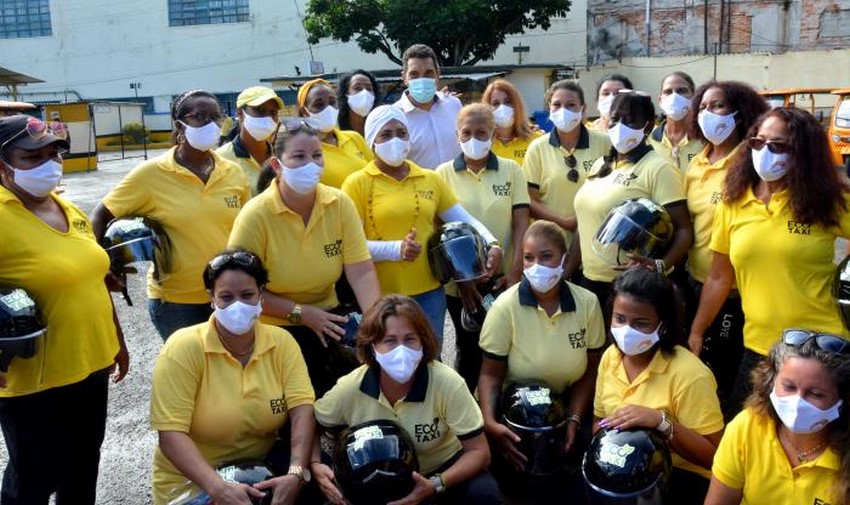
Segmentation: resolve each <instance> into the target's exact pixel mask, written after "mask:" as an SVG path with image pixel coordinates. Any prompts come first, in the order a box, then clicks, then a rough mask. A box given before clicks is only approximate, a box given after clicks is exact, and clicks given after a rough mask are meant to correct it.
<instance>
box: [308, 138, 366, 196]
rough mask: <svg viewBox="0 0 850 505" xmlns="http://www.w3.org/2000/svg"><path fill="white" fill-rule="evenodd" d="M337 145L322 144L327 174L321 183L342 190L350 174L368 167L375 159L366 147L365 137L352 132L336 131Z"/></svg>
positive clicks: (324, 174) (325, 173) (323, 176)
mask: <svg viewBox="0 0 850 505" xmlns="http://www.w3.org/2000/svg"><path fill="white" fill-rule="evenodd" d="M334 135H336V141H337V145H333V144H328V143H327V142H322V156H323V157H324V158H325V172H324V173H323V174H322V179H321V180H320V182H321V183H322V184H325V185H327V186H331V187H334V188H341V187H342V183H343V181H345V178H346V177H348V176H349V175H350V174H352V173H354V172H356V171H358V170H360V169H361V168H363V167H365V166H366V163H369V162H370V161H372V158H373V157H374V156H373V154H372V150H371V149H369V147H368V146H367V145H366V141H365V140H363V136H362V135H360V134H359V133H357V132H356V131H352V130H340V129H336V130H334Z"/></svg>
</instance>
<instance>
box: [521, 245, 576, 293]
mask: <svg viewBox="0 0 850 505" xmlns="http://www.w3.org/2000/svg"><path fill="white" fill-rule="evenodd" d="M566 257H567V255H566V254H564V255H563V256H561V262H560V263H559V264H558V266H556V267H547V266H546V265H541V264H540V263H535V264H533V265H531V266H530V267H528V268H526V269H525V270H523V271H522V273H523V275H525V278H526V279H528V283H529V284H531V287H532V288H533V289H534V290H535V291H537V292H538V293H547V292H549V290H550V289H552V288H554V287H555V286H557V285H558V283H559V282H561V278H562V276H563V275H564V260H565V259H566Z"/></svg>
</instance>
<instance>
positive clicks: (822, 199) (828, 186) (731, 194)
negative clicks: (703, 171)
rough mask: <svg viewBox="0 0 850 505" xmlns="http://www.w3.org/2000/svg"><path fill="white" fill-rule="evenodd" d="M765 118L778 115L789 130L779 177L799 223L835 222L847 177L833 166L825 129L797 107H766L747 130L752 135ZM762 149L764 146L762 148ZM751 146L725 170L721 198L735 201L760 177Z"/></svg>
mask: <svg viewBox="0 0 850 505" xmlns="http://www.w3.org/2000/svg"><path fill="white" fill-rule="evenodd" d="M768 118H777V119H779V120H780V121H782V122H783V123H785V126H786V128H787V130H788V146H789V148H790V150H789V152H788V165H789V169H788V173H787V174H786V175H785V177H784V178H783V179H782V180H783V181H784V182H785V184H787V186H788V188H789V190H790V197H791V212H792V214H793V215H794V219H795V220H797V221H799V222H802V223H811V224H815V223H820V224H822V225H823V226H833V225H837V224H838V223H839V221H840V216H841V214H842V213H843V212H846V211H847V201H846V199H845V197H846V195H847V192H848V190H850V187H848V183H847V181H846V180H845V179H844V178H843V177H841V175H840V174H839V172H838V170H837V169H836V167H835V166H834V162H833V160H832V156H831V154H830V153H831V151H830V148H829V140H828V138H827V133H826V130H825V129H824V128H823V126H821V124H820V123H819V122H818V121H817V120H816V119H815V118H814V117H813V116H812V115H811V114H809V113H808V112H806V111H803V110H801V109H796V108H784V107H780V108H777V109H772V110H769V111H768V112H767V113H765V114H763V115H762V116H761V117H759V118H758V119H757V120H756V121H755V123H754V124H753V125H752V126H751V127H750V130H749V132H747V136H748V137H755V136H756V135H757V134H758V131H759V128H760V127H761V125H762V124H764V122H765V121H766V120H767V119H768ZM763 149H764V148H763ZM750 153H751V150H750V149H742V150H741V151H740V153H739V154H738V157H737V159H736V160H735V162H734V163H733V165H732V166H731V167H730V168H729V172H728V173H727V174H726V181H725V188H724V198H725V199H726V200H727V201H729V202H736V201H739V200H740V199H741V198H743V197H744V196H745V195H746V194H747V191H748V190H749V189H750V188H752V187H755V185H756V184H758V182H759V181H760V178H759V176H758V174H757V173H756V171H755V168H753V159H752V156H751V154H750Z"/></svg>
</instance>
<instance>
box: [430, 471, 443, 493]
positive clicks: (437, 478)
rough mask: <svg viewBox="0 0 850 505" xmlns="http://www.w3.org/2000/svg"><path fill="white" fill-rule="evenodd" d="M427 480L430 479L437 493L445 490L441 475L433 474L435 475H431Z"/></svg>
mask: <svg viewBox="0 0 850 505" xmlns="http://www.w3.org/2000/svg"><path fill="white" fill-rule="evenodd" d="M428 480H430V481H431V484H433V485H434V490H435V491H436V492H437V494H441V493H443V492H445V490H446V484H445V483H444V482H443V476H442V475H440V474H435V475H433V476H431V478H430V479H428Z"/></svg>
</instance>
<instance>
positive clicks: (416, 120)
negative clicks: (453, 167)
mask: <svg viewBox="0 0 850 505" xmlns="http://www.w3.org/2000/svg"><path fill="white" fill-rule="evenodd" d="M401 59H402V62H403V68H402V72H401V77H402V79H403V81H404V84H405V85H406V86H407V90H406V91H405V92H404V93H403V94H402V95H401V99H399V101H398V102H396V103H395V105H396V107H399V108H400V109H401V110H402V111H404V114H405V116H407V122H408V124H409V126H410V131H409V133H410V154H409V155H408V158H409V159H410V160H412V161H413V162H414V163H416V164H417V165H419V166H421V167H422V168H428V169H432V170H433V169H435V168H437V166H438V165H440V164H441V163H443V162H446V161H449V160H452V159H454V158H455V157H456V156H457V155H459V154H460V145H459V144H458V141H457V132H456V130H457V128H456V126H455V119H456V118H457V113H458V112H459V111H460V109H461V103H460V100H458V99H457V97H454V96H452V95H450V94H446V93H441V92H437V83H438V81H439V79H440V65H439V63H437V55H436V54H435V53H434V50H433V49H431V48H430V47H428V46H426V45H425V44H414V45H412V46H410V47H408V48H407V50H406V51H404V54H403V55H402V57H401Z"/></svg>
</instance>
